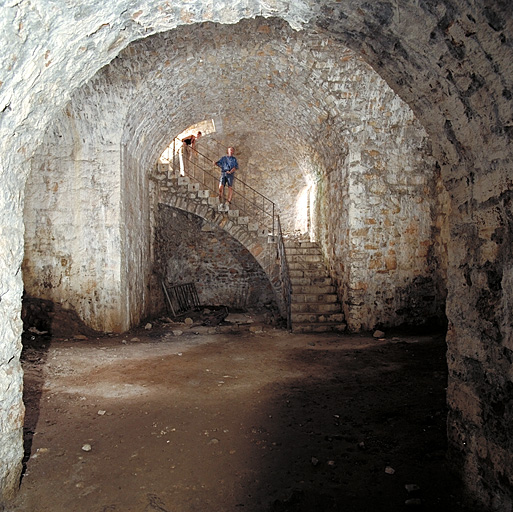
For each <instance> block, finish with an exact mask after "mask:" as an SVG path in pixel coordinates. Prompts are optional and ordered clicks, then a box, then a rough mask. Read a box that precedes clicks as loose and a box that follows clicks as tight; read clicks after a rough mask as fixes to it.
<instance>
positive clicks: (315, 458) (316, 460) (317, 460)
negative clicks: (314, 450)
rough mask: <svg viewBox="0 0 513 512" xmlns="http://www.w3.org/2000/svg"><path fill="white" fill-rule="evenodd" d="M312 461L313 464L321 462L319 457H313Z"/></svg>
mask: <svg viewBox="0 0 513 512" xmlns="http://www.w3.org/2000/svg"><path fill="white" fill-rule="evenodd" d="M311 461H312V465H313V466H317V464H319V459H318V458H317V457H312V459H311Z"/></svg>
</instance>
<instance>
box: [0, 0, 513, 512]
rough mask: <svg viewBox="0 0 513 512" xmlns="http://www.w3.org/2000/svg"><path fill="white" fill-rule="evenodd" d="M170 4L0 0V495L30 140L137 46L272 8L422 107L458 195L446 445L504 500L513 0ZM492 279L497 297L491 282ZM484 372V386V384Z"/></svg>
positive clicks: (13, 393) (470, 480) (12, 409)
mask: <svg viewBox="0 0 513 512" xmlns="http://www.w3.org/2000/svg"><path fill="white" fill-rule="evenodd" d="M161 7H162V6H161V3H160V2H157V1H151V2H149V3H148V2H147V3H146V4H145V6H144V8H141V9H137V10H136V9H133V10H131V9H126V5H125V4H116V5H112V4H108V3H103V4H99V5H92V6H90V8H85V7H84V8H82V7H79V6H77V8H76V10H73V9H68V10H61V9H60V7H59V6H57V5H52V6H48V5H46V4H45V6H44V7H43V6H42V5H40V4H38V3H37V2H36V3H31V4H30V5H28V4H23V3H21V4H15V5H12V6H8V7H5V6H4V7H2V9H3V12H2V14H5V15H3V16H2V18H1V23H2V28H3V30H2V34H3V37H4V42H5V44H4V45H3V48H6V50H5V51H6V53H5V54H4V55H3V58H4V63H5V66H4V69H6V70H8V72H9V76H8V78H6V79H5V80H3V82H2V89H1V105H0V107H1V108H0V110H1V111H2V128H1V133H2V141H3V151H2V161H1V172H2V183H3V193H2V195H1V196H0V212H1V215H2V219H3V223H2V224H3V226H5V228H4V229H5V238H4V239H5V240H9V246H8V247H4V246H2V252H1V260H0V261H1V265H0V267H1V268H2V269H3V270H2V280H1V281H2V285H3V287H2V290H1V291H0V295H1V297H2V301H1V302H0V313H1V314H0V317H1V318H3V319H4V320H3V321H2V324H1V328H2V332H3V339H4V343H3V345H2V358H1V365H2V370H3V373H2V375H6V376H7V377H2V379H3V380H4V381H5V382H4V384H5V385H4V386H3V389H6V390H8V391H6V392H5V393H3V395H2V398H4V396H5V398H6V403H8V404H9V406H8V408H7V409H8V410H6V412H5V413H4V414H8V415H9V416H8V417H7V418H8V419H6V420H5V423H3V424H4V425H5V426H4V430H3V431H2V433H1V442H0V446H2V447H3V449H4V451H5V452H4V453H3V455H4V456H3V457H2V460H3V461H5V465H4V468H5V470H4V471H3V474H2V475H1V476H0V479H1V482H2V494H3V496H5V497H8V496H9V495H10V494H11V493H12V492H13V489H15V487H16V483H17V480H18V474H19V468H20V463H19V461H20V460H21V442H20V440H21V421H22V411H23V407H22V405H21V371H20V367H19V352H20V349H21V347H20V343H19V338H20V332H21V322H20V318H19V311H20V297H21V291H22V278H21V275H20V272H19V268H20V266H21V261H22V252H23V232H24V226H23V221H22V211H23V193H22V192H21V191H22V190H23V188H24V184H25V180H26V177H27V174H28V169H27V167H26V165H25V164H26V161H27V158H28V157H29V156H30V154H31V151H32V148H34V147H35V146H37V142H38V141H39V140H40V137H41V136H42V134H43V133H44V130H45V128H46V126H47V125H48V124H49V123H50V122H51V120H52V119H53V118H54V117H55V115H56V113H57V112H58V111H59V109H61V108H62V107H63V106H64V104H65V103H66V101H67V100H68V98H69V97H70V95H71V93H72V91H73V90H75V89H76V88H77V87H79V86H80V85H82V84H83V83H85V82H86V81H87V80H88V79H90V78H91V77H93V76H94V74H95V73H96V72H97V71H98V70H99V69H100V68H101V67H102V66H104V65H105V64H107V63H109V62H111V61H112V59H113V58H115V57H116V55H117V54H118V53H119V51H120V49H121V48H124V47H126V46H127V45H128V44H129V43H130V42H131V41H133V40H136V39H138V38H141V37H144V36H147V35H149V34H151V33H155V32H159V31H166V30H169V29H173V28H175V27H176V26H178V25H180V24H182V23H194V22H200V21H204V20H206V19H210V20H212V21H213V22H221V23H234V22H237V21H238V20H239V19H241V18H245V17H248V18H251V17H253V16H255V15H263V16H270V15H275V16H277V17H280V18H283V19H285V20H287V21H288V22H289V23H290V24H291V25H292V26H293V27H294V28H295V29H302V28H304V29H307V30H317V31H324V32H325V33H327V34H331V35H332V36H333V37H334V38H337V39H339V40H340V41H342V42H343V43H344V44H346V45H347V46H348V47H351V48H353V49H354V50H355V51H358V52H360V53H361V54H362V55H365V59H366V60H367V61H368V62H369V63H370V64H371V65H373V67H374V68H375V69H376V70H378V72H379V73H380V75H381V76H382V77H384V78H385V79H386V81H387V82H388V84H389V85H390V86H391V87H392V88H393V89H394V90H395V91H397V93H398V94H399V95H400V96H401V97H402V98H403V99H404V100H405V101H406V102H407V103H408V104H409V105H410V106H411V107H412V108H413V109H414V111H415V113H416V115H417V117H418V118H419V119H420V120H421V122H422V124H423V126H424V127H425V128H426V130H427V132H428V134H429V135H430V137H431V139H432V142H433V149H434V153H435V157H436V159H437V160H438V162H439V164H440V167H441V173H442V176H443V179H444V182H445V184H446V186H447V188H448V190H449V194H450V200H451V205H452V215H451V238H450V240H449V242H448V244H449V251H450V265H449V273H448V275H449V279H448V282H449V295H448V308H447V311H448V316H449V320H450V330H449V336H448V346H449V361H451V365H450V370H451V377H450V379H451V380H450V383H449V402H450V406H451V411H452V413H451V419H450V425H451V428H450V430H449V431H450V444H451V446H452V447H453V449H454V453H455V455H456V457H457V460H458V461H459V462H460V466H462V467H465V471H466V484H467V486H468V488H469V490H471V491H472V493H474V494H475V495H476V496H478V498H479V500H480V501H481V503H482V504H483V505H484V506H486V507H489V508H492V507H494V508H495V509H505V508H506V507H507V506H508V504H509V506H510V504H511V499H510V496H511V482H510V481H508V479H509V480H511V469H510V468H511V464H508V463H507V462H504V463H503V462H501V461H509V460H510V456H511V447H510V446H508V444H507V443H506V442H503V441H499V440H496V439H495V438H494V435H493V431H489V428H491V427H485V426H484V425H483V422H482V418H483V417H486V418H487V419H488V422H487V423H488V425H490V424H491V423H493V424H494V428H495V429H502V430H506V425H507V424H508V422H509V421H510V420H509V418H505V417H502V415H501V416H500V417H499V414H498V413H497V410H502V409H501V407H500V406H499V405H505V404H506V403H507V397H508V396H509V395H508V393H507V389H508V386H510V385H511V377H510V376H509V362H507V361H508V360H509V359H510V352H511V322H510V321H509V309H510V308H509V304H510V303H511V297H512V295H513V292H512V287H511V277H510V276H511V273H512V268H513V262H512V258H511V254H510V250H509V248H510V247H511V233H510V231H511V230H510V229H509V216H510V215H509V195H510V194H509V189H510V188H511V181H510V177H509V175H510V160H511V144H510V136H511V114H512V110H513V107H512V101H511V100H512V92H511V91H512V89H513V87H512V83H511V76H512V73H511V63H512V62H513V58H512V55H511V53H512V50H511V45H510V41H511V34H512V32H513V30H512V19H513V17H512V16H511V14H512V13H511V6H510V5H509V4H508V3H504V2H503V3H492V2H484V3H483V4H482V5H481V4H480V5H479V6H477V5H475V4H472V3H464V2H460V1H456V0H451V1H447V2H444V4H443V5H439V4H436V5H434V4H427V3H420V4H419V3H412V4H409V5H401V6H399V5H395V4H391V3H388V2H379V3H370V2H365V1H363V0H362V1H358V0H355V1H353V2H350V3H322V4H318V3H314V2H302V3H299V2H291V3H290V4H289V3H287V2H282V3H278V4H273V5H272V6H270V5H269V3H268V2H252V3H251V5H246V4H237V5H235V4H232V3H223V4H220V6H217V5H216V4H214V5H211V6H209V7H206V6H196V5H195V4H190V3H187V4H180V3H176V4H174V5H173V7H169V8H168V9H161ZM88 9H90V10H88ZM56 20H59V22H56ZM405 20H407V23H405ZM70 26H72V27H73V30H72V31H70V30H69V27H70ZM412 34H415V36H414V37H413V36H412ZM490 286H491V289H493V290H494V291H495V292H496V293H494V294H489V293H488V292H489V289H490ZM485 306H486V307H485ZM504 354H505V355H504ZM476 369H477V374H476ZM485 375H486V376H487V377H486V378H485ZM467 376H468V377H469V378H468V379H467ZM477 379H480V380H481V381H482V383H486V385H478V383H477ZM490 398H493V400H492V402H493V404H494V408H492V407H491V406H490ZM469 403H470V404H471V405H469ZM490 419H492V420H493V421H490ZM481 466H482V467H483V470H482V471H481V472H479V473H478V470H477V468H478V467H481ZM491 489H495V491H494V492H492V491H491Z"/></svg>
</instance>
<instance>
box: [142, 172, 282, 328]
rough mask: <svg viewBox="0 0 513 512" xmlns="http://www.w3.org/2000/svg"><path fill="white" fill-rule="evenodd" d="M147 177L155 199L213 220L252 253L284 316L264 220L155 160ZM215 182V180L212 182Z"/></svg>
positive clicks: (273, 248)
mask: <svg viewBox="0 0 513 512" xmlns="http://www.w3.org/2000/svg"><path fill="white" fill-rule="evenodd" d="M150 181H151V182H152V184H153V185H152V186H153V187H154V188H155V193H156V198H157V202H158V203H162V204H167V205H169V206H173V207H175V208H178V209H181V210H184V211H187V212H190V213H193V214H195V215H198V216H199V217H202V218H203V219H205V220H206V221H207V222H209V223H212V224H216V225H217V226H219V227H220V228H222V229H223V230H225V231H226V232H227V233H228V234H230V235H231V236H233V237H234V238H235V239H236V240H238V241H239V242H240V243H241V244H242V245H243V246H244V247H246V249H247V250H248V251H249V252H250V253H251V254H252V255H253V256H254V257H255V259H256V260H257V261H258V263H259V264H260V266H261V267H262V269H263V270H264V272H265V273H266V274H267V275H268V277H269V281H270V283H271V286H272V287H273V288H274V290H275V293H276V298H277V301H278V307H279V309H280V313H281V315H282V316H283V317H284V318H286V316H287V306H286V301H285V299H284V293H283V292H284V290H283V288H282V283H281V280H280V277H279V276H280V263H279V261H278V259H277V237H276V236H272V235H271V234H270V228H269V226H268V225H265V222H258V215H256V214H251V215H249V214H248V213H247V212H245V211H241V210H239V209H238V208H237V204H238V202H237V201H236V200H234V201H233V202H232V205H231V206H230V208H227V207H226V206H227V205H225V204H221V203H220V201H219V197H218V193H217V192H216V191H214V190H212V189H208V188H207V187H206V186H205V185H203V184H200V183H198V182H196V181H194V180H193V179H192V178H190V177H189V176H181V175H180V171H179V170H176V169H173V166H172V165H170V164H169V165H168V164H162V163H159V164H158V165H157V166H156V168H155V172H154V173H153V174H152V175H151V179H150ZM216 183H217V182H216Z"/></svg>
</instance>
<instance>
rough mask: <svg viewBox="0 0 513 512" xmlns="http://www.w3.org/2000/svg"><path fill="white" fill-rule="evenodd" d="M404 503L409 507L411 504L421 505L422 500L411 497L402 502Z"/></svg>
mask: <svg viewBox="0 0 513 512" xmlns="http://www.w3.org/2000/svg"><path fill="white" fill-rule="evenodd" d="M404 504H405V505H407V506H409V507H411V506H418V505H422V500H421V499H420V498H413V499H411V500H406V501H405V502H404Z"/></svg>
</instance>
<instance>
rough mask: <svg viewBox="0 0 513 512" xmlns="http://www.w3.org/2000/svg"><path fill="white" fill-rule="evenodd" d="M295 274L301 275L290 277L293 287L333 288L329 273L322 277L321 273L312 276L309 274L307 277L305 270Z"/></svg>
mask: <svg viewBox="0 0 513 512" xmlns="http://www.w3.org/2000/svg"><path fill="white" fill-rule="evenodd" d="M295 272H298V273H299V274H301V275H298V276H294V277H292V275H291V276H290V283H291V284H292V286H293V287H295V286H331V285H332V281H331V277H329V276H328V273H327V272H326V273H325V275H321V273H318V272H316V273H314V274H311V273H309V272H307V275H305V272H304V271H303V270H296V271H295Z"/></svg>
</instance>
